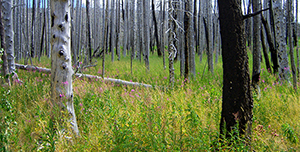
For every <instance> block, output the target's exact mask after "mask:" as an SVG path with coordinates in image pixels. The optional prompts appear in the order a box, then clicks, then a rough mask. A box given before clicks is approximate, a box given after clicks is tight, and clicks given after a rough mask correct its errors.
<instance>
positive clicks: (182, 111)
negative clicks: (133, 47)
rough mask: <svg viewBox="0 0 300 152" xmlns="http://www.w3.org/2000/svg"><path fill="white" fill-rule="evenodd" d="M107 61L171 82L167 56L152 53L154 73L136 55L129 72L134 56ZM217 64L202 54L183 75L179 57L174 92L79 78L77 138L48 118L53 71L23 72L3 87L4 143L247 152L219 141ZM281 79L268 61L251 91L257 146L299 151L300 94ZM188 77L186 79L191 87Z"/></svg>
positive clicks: (115, 73)
mask: <svg viewBox="0 0 300 152" xmlns="http://www.w3.org/2000/svg"><path fill="white" fill-rule="evenodd" d="M20 63H21V62H20ZM34 64H35V65H36V66H40V67H48V68H50V65H51V64H50V59H48V58H46V57H42V59H41V62H38V61H37V60H35V59H34ZM251 64H252V62H251V58H250V65H251ZM105 65H106V67H105V69H106V71H105V76H106V77H110V78H117V79H122V80H126V81H132V82H140V83H145V84H150V85H156V86H166V87H167V86H168V84H169V78H168V76H169V74H168V68H166V70H164V68H163V62H162V58H158V57H156V56H154V55H152V56H151V57H150V71H147V70H146V69H145V68H144V67H145V66H144V63H143V62H139V61H137V60H134V61H133V70H132V73H131V72H130V71H131V70H130V58H129V57H128V56H127V57H125V58H121V61H114V62H113V63H112V62H111V61H110V56H107V60H106V64H105ZM166 65H167V66H168V62H167V63H166ZM204 68H206V69H205V70H204ZM214 68H215V70H214V74H211V73H209V72H208V70H207V66H206V57H203V61H202V62H199V57H198V56H197V57H196V75H195V76H194V77H193V78H191V80H184V79H182V78H181V77H180V70H179V69H180V65H179V62H176V63H175V87H174V89H172V90H163V89H161V88H154V89H153V88H144V87H132V86H123V85H119V84H113V83H108V82H103V81H102V80H99V79H95V80H88V79H84V78H75V77H74V79H73V92H74V106H75V111H76V115H77V121H78V126H79V130H80V136H79V137H77V138H75V137H74V136H73V135H72V134H70V133H68V132H62V130H63V129H62V128H63V127H64V125H63V124H61V121H56V122H55V124H52V123H51V121H50V120H51V118H50V116H49V114H50V113H51V111H50V110H49V105H50V101H49V98H50V76H49V74H45V73H40V72H39V71H25V70H18V71H17V73H18V76H19V78H20V80H22V82H17V81H14V82H13V85H12V87H11V89H10V90H9V91H8V90H7V89H5V88H3V87H1V96H2V97H1V100H0V102H1V104H0V105H1V113H0V116H1V127H0V128H1V132H0V133H1V135H2V136H1V142H2V143H4V146H6V147H9V148H8V149H9V150H10V151H37V150H41V151H45V150H50V151H52V150H55V151H179V150H180V151H214V150H216V149H219V150H225V151H248V150H249V147H247V146H245V145H244V144H243V143H244V141H243V140H242V139H239V138H237V137H235V136H233V137H232V141H233V142H232V143H233V144H231V145H230V144H228V145H226V146H224V145H223V146H222V145H220V143H219V142H218V141H219V140H220V139H219V122H220V116H221V103H222V79H223V78H222V61H221V59H219V62H218V63H217V64H216V65H215V66H214ZM101 69H102V68H101V61H100V60H99V61H98V62H97V66H95V67H90V68H87V69H85V70H84V71H83V73H86V74H93V75H98V76H101V73H102V71H101ZM250 69H252V68H251V66H250ZM276 79H277V78H276V77H274V76H273V75H272V74H269V73H268V72H267V70H266V68H265V66H264V62H262V69H261V79H260V80H261V82H260V88H261V95H260V97H258V96H257V95H256V94H253V98H254V108H253V113H254V115H253V126H252V142H251V148H252V149H254V150H255V151H300V144H299V137H300V95H299V92H297V93H295V91H294V90H293V88H292V86H291V85H290V84H288V83H287V82H280V81H279V82H277V81H276ZM184 81H188V82H187V83H186V85H183V84H184V83H185V82H184ZM298 86H299V84H298ZM67 136H68V137H71V139H69V138H66V137H67ZM225 142H229V141H225Z"/></svg>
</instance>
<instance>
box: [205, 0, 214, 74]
mask: <svg viewBox="0 0 300 152" xmlns="http://www.w3.org/2000/svg"><path fill="white" fill-rule="evenodd" d="M206 5H207V6H206V8H207V10H206V11H207V22H206V23H207V29H208V30H207V34H208V39H207V41H208V42H207V62H208V71H210V72H211V73H212V74H213V73H214V61H213V60H214V59H213V54H214V52H213V30H212V11H211V5H212V4H211V1H210V0H208V1H207V3H206Z"/></svg>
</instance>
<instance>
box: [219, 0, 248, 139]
mask: <svg viewBox="0 0 300 152" xmlns="http://www.w3.org/2000/svg"><path fill="white" fill-rule="evenodd" d="M218 5H219V14H220V29H221V39H222V59H223V96H222V98H223V102H222V113H221V120H220V134H221V137H226V138H230V132H232V131H233V129H234V128H235V127H236V126H237V124H238V123H239V125H238V128H237V130H238V132H239V135H241V136H243V135H246V137H249V138H250V133H251V125H252V107H253V99H252V95H251V90H250V74H249V67H248V55H247V51H246V39H245V26H244V24H245V23H244V17H243V15H242V10H241V2H240V1H239V0H218Z"/></svg>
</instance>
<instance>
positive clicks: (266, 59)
mask: <svg viewBox="0 0 300 152" xmlns="http://www.w3.org/2000/svg"><path fill="white" fill-rule="evenodd" d="M260 38H261V44H262V48H263V53H264V58H265V62H266V67H267V70H268V72H269V73H272V69H271V64H270V59H269V55H268V51H267V46H266V42H265V35H264V33H263V29H261V32H260Z"/></svg>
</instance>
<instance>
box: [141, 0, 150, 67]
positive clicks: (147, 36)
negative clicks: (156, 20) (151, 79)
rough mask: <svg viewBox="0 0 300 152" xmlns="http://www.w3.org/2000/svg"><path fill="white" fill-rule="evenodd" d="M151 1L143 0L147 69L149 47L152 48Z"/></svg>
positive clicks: (147, 64) (146, 64)
mask: <svg viewBox="0 0 300 152" xmlns="http://www.w3.org/2000/svg"><path fill="white" fill-rule="evenodd" d="M149 9H150V8H149V1H148V0H143V16H144V17H143V20H144V24H143V25H144V49H145V50H144V59H145V66H146V69H147V71H149V70H150V67H149V54H150V53H149V49H150V27H149V23H150V22H149V21H150V20H149Z"/></svg>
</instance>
